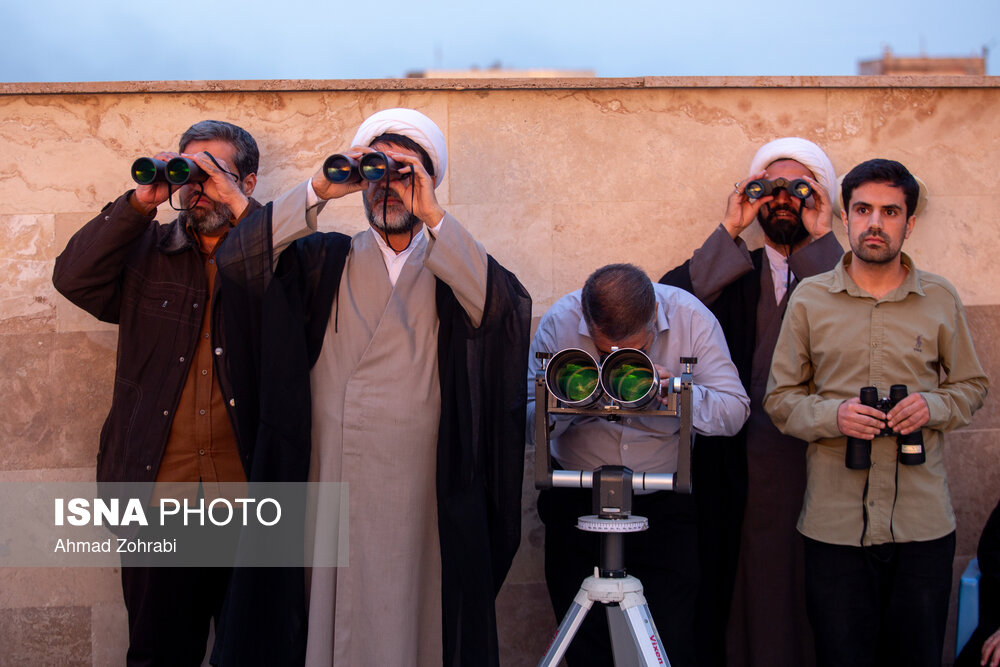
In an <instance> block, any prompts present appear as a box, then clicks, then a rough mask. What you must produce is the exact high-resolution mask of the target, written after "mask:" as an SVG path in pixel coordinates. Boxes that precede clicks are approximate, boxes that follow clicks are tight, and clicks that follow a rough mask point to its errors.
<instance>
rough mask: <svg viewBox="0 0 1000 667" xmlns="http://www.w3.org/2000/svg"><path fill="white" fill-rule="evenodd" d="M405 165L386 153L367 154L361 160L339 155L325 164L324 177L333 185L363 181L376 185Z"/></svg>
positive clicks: (333, 156)
mask: <svg viewBox="0 0 1000 667" xmlns="http://www.w3.org/2000/svg"><path fill="white" fill-rule="evenodd" d="M402 166H403V165H401V164H399V163H398V162H396V161H395V160H393V159H392V158H391V157H389V156H388V155H386V154H385V153H380V152H377V151H376V152H374V153H365V154H364V155H362V156H361V159H360V160H355V159H354V158H352V157H351V156H349V155H344V154H342V153H337V154H336V155H331V156H330V157H328V158H327V159H326V160H325V161H324V162H323V175H324V176H326V180H328V181H330V182H331V183H345V184H346V183H358V182H360V181H361V179H364V180H366V181H371V182H373V183H376V182H378V181H381V180H382V179H385V178H388V177H389V175H390V174H395V173H397V172H398V171H399V170H400V168H401V167H402Z"/></svg>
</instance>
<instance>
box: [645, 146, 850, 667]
mask: <svg viewBox="0 0 1000 667" xmlns="http://www.w3.org/2000/svg"><path fill="white" fill-rule="evenodd" d="M761 178H763V179H770V180H773V179H779V178H783V179H785V182H786V183H794V182H795V181H796V180H798V179H803V180H805V181H806V182H807V183H808V184H809V187H810V189H811V191H812V193H811V194H810V195H809V196H808V197H806V198H805V199H801V198H799V197H797V196H794V194H793V192H792V191H791V190H790V189H787V188H775V190H774V193H773V194H769V195H766V196H763V197H759V198H757V199H752V198H751V197H750V196H748V195H747V193H746V186H747V184H748V183H749V182H750V181H752V180H755V179H761ZM836 184H837V176H836V174H835V173H834V169H833V165H832V164H831V162H830V159H829V158H828V157H827V156H826V153H824V152H823V150H822V149H821V148H820V147H819V146H817V145H816V144H814V143H813V142H811V141H808V140H806V139H800V138H798V137H784V138H781V139H775V140H774V141H771V142H769V143H767V144H765V145H764V146H762V147H761V148H760V149H759V150H758V151H757V153H756V155H754V158H753V161H752V163H751V165H750V169H749V172H748V175H747V176H746V177H745V178H744V179H742V180H740V181H738V182H737V183H735V184H734V186H733V190H732V191H731V192H730V193H729V198H728V201H727V207H726V213H725V217H724V219H723V221H722V223H721V224H720V225H719V226H718V227H716V228H715V231H714V232H712V234H711V235H710V236H709V237H708V239H707V240H706V241H705V243H704V245H702V247H701V248H699V249H698V250H696V251H695V252H694V255H693V256H692V257H691V259H689V260H688V261H687V262H685V263H684V264H682V265H681V266H679V267H677V268H675V269H673V270H672V271H669V272H668V273H667V274H666V275H664V276H663V277H662V278H661V279H660V282H661V283H665V284H667V285H674V286H676V287H682V288H684V289H686V290H688V291H689V292H692V293H694V295H695V296H697V297H698V298H699V299H701V300H702V302H703V303H705V304H706V305H707V306H708V307H709V309H710V310H711V311H712V313H713V314H714V315H715V316H716V317H717V318H718V319H719V323H720V324H721V325H722V330H723V332H724V333H725V335H726V341H727V343H728V344H729V351H730V354H731V355H732V358H733V363H735V364H736V367H737V368H738V369H739V372H740V379H741V380H742V381H743V386H744V387H745V388H746V391H747V393H748V394H749V395H750V419H749V420H748V421H747V423H746V425H744V427H743V429H742V430H741V431H740V432H739V433H738V434H737V435H735V436H734V437H732V438H704V437H703V436H699V442H698V443H696V446H695V449H694V459H693V462H692V465H693V468H692V470H693V473H692V474H693V475H694V478H693V485H694V489H695V500H696V502H697V503H698V542H699V545H698V546H699V553H700V554H701V555H702V562H701V565H702V580H701V588H702V590H701V593H700V598H699V602H698V612H699V618H698V628H699V630H698V634H699V636H698V638H697V640H698V645H699V647H700V650H699V655H698V664H699V665H703V666H708V667H713V666H716V665H724V664H726V665H729V666H730V667H737V666H742V665H747V666H763V665H766V666H767V667H782V666H788V667H805V666H808V665H810V664H812V662H813V660H814V654H813V650H812V634H811V631H810V628H809V623H808V621H807V619H806V613H805V594H804V592H803V591H804V588H803V579H802V544H801V538H800V537H799V535H798V533H797V531H796V530H795V524H796V521H797V520H798V516H799V510H800V509H801V508H802V495H803V493H804V491H805V451H806V443H804V442H802V441H801V440H797V439H795V438H791V437H788V436H785V435H782V434H781V433H780V432H779V431H778V429H776V428H775V427H774V424H772V423H771V420H770V418H769V417H768V416H767V413H765V412H764V409H763V407H762V401H763V398H764V390H765V388H766V385H767V375H768V372H769V370H770V367H771V357H772V356H773V354H774V344H775V341H776V340H777V338H778V331H779V330H780V328H781V318H782V316H783V315H784V312H785V306H786V305H787V303H788V295H789V294H790V293H791V292H792V290H794V289H795V286H796V285H797V284H798V281H800V280H802V279H803V278H808V277H810V276H813V275H816V274H817V273H822V272H824V271H828V270H829V269H832V268H833V266H834V264H836V262H837V260H838V259H840V257H841V256H842V255H843V250H842V248H841V246H840V243H839V242H838V241H837V239H836V237H835V236H834V235H833V232H832V231H831V230H832V226H833V221H832V216H833V202H835V201H836V197H835V192H836ZM754 220H757V221H758V222H759V223H760V226H761V228H762V229H763V231H764V247H763V248H759V249H757V250H754V251H750V250H749V249H748V248H747V246H746V243H745V242H744V241H743V239H742V238H741V236H740V235H741V234H742V233H743V232H744V230H746V229H747V228H748V227H749V226H750V225H751V224H753V222H754ZM744 507H745V516H744ZM741 525H742V530H741ZM737 562H738V565H737ZM730 602H731V607H730ZM727 626H728V638H727Z"/></svg>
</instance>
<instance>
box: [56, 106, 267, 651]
mask: <svg viewBox="0 0 1000 667" xmlns="http://www.w3.org/2000/svg"><path fill="white" fill-rule="evenodd" d="M180 153H181V154H183V156H184V157H186V158H188V159H190V160H191V161H193V162H195V163H197V165H198V166H199V167H200V168H201V169H202V170H203V171H204V172H205V173H206V174H208V179H207V180H205V181H204V182H203V183H200V184H197V183H196V184H194V185H186V186H184V187H183V188H181V189H179V190H178V189H177V188H176V186H170V185H168V184H167V182H166V181H163V180H159V181H154V182H153V183H151V184H149V185H139V186H137V187H136V189H135V190H131V191H129V192H127V193H125V194H123V195H122V196H121V197H119V198H118V199H117V200H116V201H114V202H113V203H110V204H108V205H107V206H105V208H104V210H103V211H101V213H100V214H99V215H98V216H97V217H96V218H94V219H93V220H91V221H90V222H89V223H87V224H86V225H85V226H84V227H83V228H81V229H80V230H79V231H78V232H77V233H76V234H75V235H74V236H73V238H72V239H70V242H69V244H68V245H67V246H66V249H65V250H64V251H63V252H62V254H61V255H59V257H58V258H56V264H55V272H54V274H53V277H52V281H53V283H54V284H55V287H56V289H57V290H59V292H60V293H62V294H63V295H64V296H66V297H67V298H68V299H69V300H70V301H72V302H73V303H74V304H76V305H77V306H79V307H80V308H83V309H84V310H86V311H87V312H89V313H90V314H92V315H93V316H94V317H97V318H98V319H100V320H102V321H104V322H111V323H114V324H117V325H118V364H117V368H116V370H115V385H114V395H113V398H112V402H111V411H110V413H109V414H108V417H107V421H106V422H105V425H104V428H103V430H102V432H101V442H100V448H99V449H98V453H97V481H98V483H112V482H149V483H152V482H170V483H173V482H182V483H184V482H189V483H195V484H197V483H200V484H201V485H202V486H203V487H204V489H205V490H206V494H207V493H208V492H209V491H208V489H209V487H210V486H212V485H215V484H221V483H226V482H242V481H245V479H246V477H245V472H244V466H245V465H246V463H247V456H246V451H245V449H244V448H243V447H242V446H241V445H242V443H241V441H240V437H239V436H240V434H239V432H238V429H236V427H235V421H234V410H233V407H234V394H233V388H232V385H231V382H230V377H229V373H228V369H227V364H226V355H227V351H228V350H227V340H226V336H225V335H224V332H223V331H222V325H221V315H220V308H219V300H218V298H217V297H218V293H219V290H218V284H217V282H216V280H215V277H216V264H215V251H216V248H217V247H218V245H219V243H220V241H221V240H222V239H223V238H224V237H225V236H226V234H227V233H228V232H229V231H230V230H231V229H232V228H233V226H234V225H236V224H237V223H238V221H239V220H240V219H241V218H242V217H243V216H244V215H246V214H247V213H248V212H250V211H253V210H255V209H257V208H259V204H258V203H257V202H255V201H254V200H252V199H249V197H250V195H251V193H253V190H254V186H255V185H256V183H257V163H258V161H259V152H258V149H257V144H256V142H255V141H254V139H253V137H251V136H250V134H249V133H248V132H246V130H243V129H242V128H240V127H237V126H235V125H232V124H229V123H224V122H220V121H214V120H206V121H202V122H200V123H196V124H194V125H192V126H191V127H190V128H189V129H188V130H187V131H186V132H185V133H184V134H183V136H182V137H181V140H180ZM155 157H156V159H158V160H161V161H167V160H170V159H171V158H174V157H178V154H177V153H173V152H161V153H158V154H157V155H156V156H155ZM166 201H170V202H171V206H174V205H175V203H179V204H180V207H179V208H178V209H177V210H179V211H180V213H179V214H178V215H177V218H176V219H175V220H174V221H173V222H170V223H167V224H162V223H159V222H157V221H156V220H155V218H156V214H157V208H158V207H159V206H160V205H162V204H163V203H164V202H166ZM144 500H148V499H144ZM228 579H229V569H227V568H167V567H157V568H152V567H123V568H122V590H123V593H124V597H125V606H126V608H127V610H128V617H129V650H128V657H127V661H128V664H129V665H199V664H200V663H201V662H202V659H203V657H204V654H205V643H206V640H207V637H208V630H209V621H210V619H211V618H212V617H213V616H214V617H216V618H218V614H219V611H220V609H221V605H222V600H223V596H224V594H225V590H226V585H227V582H228Z"/></svg>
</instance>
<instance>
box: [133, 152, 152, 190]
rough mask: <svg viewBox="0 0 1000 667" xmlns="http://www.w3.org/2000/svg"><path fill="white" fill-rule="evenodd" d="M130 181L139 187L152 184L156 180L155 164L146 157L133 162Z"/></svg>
mask: <svg viewBox="0 0 1000 667" xmlns="http://www.w3.org/2000/svg"><path fill="white" fill-rule="evenodd" d="M132 180H134V181H135V182H136V183H138V184H140V185H149V184H150V183H152V182H153V181H154V180H156V163H155V162H154V161H153V160H152V159H150V158H148V157H141V158H139V159H138V160H136V161H135V162H133V163H132Z"/></svg>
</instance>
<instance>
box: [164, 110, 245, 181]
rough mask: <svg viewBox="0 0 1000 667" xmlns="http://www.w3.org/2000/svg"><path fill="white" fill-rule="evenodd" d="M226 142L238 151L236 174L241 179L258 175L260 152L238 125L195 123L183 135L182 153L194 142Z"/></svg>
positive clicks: (215, 122) (216, 121)
mask: <svg viewBox="0 0 1000 667" xmlns="http://www.w3.org/2000/svg"><path fill="white" fill-rule="evenodd" d="M212 140H218V141H225V142H226V143H229V144H232V146H233V148H235V149H236V158H235V159H236V164H234V165H233V166H234V167H235V168H236V173H237V174H238V175H239V177H240V179H243V178H245V177H246V176H249V175H250V174H256V173H257V166H258V164H259V163H260V151H259V150H258V149H257V142H256V141H254V138H253V137H252V136H250V133H249V132H247V131H246V130H244V129H243V128H242V127H240V126H238V125H233V124H232V123H226V122H224V121H221V120H203V121H201V122H198V123H195V124H194V125H192V126H191V127H189V128H188V129H187V132H185V133H184V134H182V135H181V143H180V148H181V153H183V152H184V149H185V148H187V147H188V144H190V143H191V142H193V141H212Z"/></svg>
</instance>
